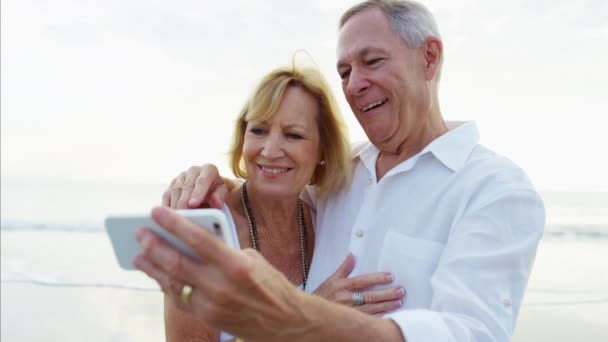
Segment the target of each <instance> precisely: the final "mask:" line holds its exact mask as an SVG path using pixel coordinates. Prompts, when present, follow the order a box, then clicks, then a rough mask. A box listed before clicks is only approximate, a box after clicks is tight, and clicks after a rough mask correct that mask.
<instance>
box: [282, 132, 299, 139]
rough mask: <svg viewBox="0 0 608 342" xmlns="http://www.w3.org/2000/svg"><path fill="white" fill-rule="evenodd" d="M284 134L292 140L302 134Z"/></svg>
mask: <svg viewBox="0 0 608 342" xmlns="http://www.w3.org/2000/svg"><path fill="white" fill-rule="evenodd" d="M286 136H287V138H289V139H293V140H299V139H302V136H301V135H299V134H297V133H287V134H286Z"/></svg>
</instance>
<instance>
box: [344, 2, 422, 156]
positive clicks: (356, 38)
mask: <svg viewBox="0 0 608 342" xmlns="http://www.w3.org/2000/svg"><path fill="white" fill-rule="evenodd" d="M425 65H426V61H425V58H424V54H423V52H422V49H421V48H416V49H410V48H408V47H407V45H406V43H405V42H404V41H403V40H402V39H401V37H400V36H399V35H398V34H397V33H396V32H394V31H393V30H391V29H390V27H389V23H388V20H387V18H386V17H385V16H384V14H383V13H382V12H381V11H380V10H378V9H370V10H366V11H364V12H361V13H358V14H356V15H355V16H353V17H352V18H350V19H349V20H348V21H347V22H346V24H345V25H344V26H343V27H342V29H341V30H340V36H339V40H338V65H337V67H338V73H339V74H340V77H341V78H342V90H343V91H344V96H345V97H346V100H347V101H348V103H349V105H350V107H351V109H352V111H353V113H354V114H355V116H356V117H357V120H359V123H360V124H361V126H362V127H363V129H364V130H365V133H366V134H367V137H368V138H369V139H370V141H371V142H372V143H373V144H374V145H375V146H376V147H378V148H379V149H380V150H383V151H397V150H398V149H399V147H400V146H404V144H406V145H410V144H413V145H415V144H416V141H415V140H416V139H420V137H419V135H420V131H421V127H422V126H423V125H424V124H425V123H426V121H427V119H428V113H429V110H430V87H429V84H428V82H427V80H426V75H425ZM412 140H413V141H412Z"/></svg>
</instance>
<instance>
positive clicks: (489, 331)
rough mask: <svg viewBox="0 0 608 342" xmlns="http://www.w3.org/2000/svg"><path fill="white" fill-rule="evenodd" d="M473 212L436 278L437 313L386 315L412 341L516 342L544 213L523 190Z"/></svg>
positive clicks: (456, 229)
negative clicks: (516, 332) (520, 311)
mask: <svg viewBox="0 0 608 342" xmlns="http://www.w3.org/2000/svg"><path fill="white" fill-rule="evenodd" d="M486 198H487V197H486ZM469 208H470V209H468V210H466V212H465V213H464V214H463V215H462V217H461V219H459V220H458V221H457V222H456V223H455V225H454V226H453V227H452V229H451V233H450V236H449V238H448V241H447V243H446V245H445V248H444V250H443V252H442V254H441V257H440V259H439V262H438V264H437V268H436V270H435V272H434V273H433V276H432V277H431V288H432V292H433V293H432V301H431V306H430V308H429V309H423V310H401V311H398V312H394V313H391V314H388V315H385V316H384V317H385V318H389V319H392V320H393V321H394V322H395V323H396V324H397V325H398V326H399V327H400V328H401V331H402V334H403V336H404V337H405V339H406V341H407V342H421V341H437V342H441V341H478V342H482V341H484V342H485V341H510V340H511V337H512V334H513V329H514V327H515V320H516V318H517V315H518V312H519V309H520V307H521V303H522V300H523V295H524V291H525V288H526V285H527V282H528V278H529V276H530V272H531V268H532V264H533V262H534V258H535V255H536V249H537V246H538V242H539V240H540V238H541V236H542V231H543V228H544V218H545V214H544V206H543V203H542V200H541V198H540V196H539V195H538V194H537V193H536V192H534V191H530V190H522V191H510V192H508V193H505V194H500V195H497V196H494V198H492V199H490V200H486V201H484V202H483V203H471V204H470V206H469ZM406 286H407V285H406Z"/></svg>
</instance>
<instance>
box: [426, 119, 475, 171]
mask: <svg viewBox="0 0 608 342" xmlns="http://www.w3.org/2000/svg"><path fill="white" fill-rule="evenodd" d="M446 124H447V126H448V132H446V133H445V134H443V135H442V136H440V137H438V138H437V139H435V140H433V141H432V142H431V143H430V144H428V145H427V146H426V147H425V148H424V149H423V150H422V151H421V152H420V154H422V153H424V152H426V151H430V152H432V153H433V155H434V156H435V158H437V159H438V160H439V161H440V162H441V163H443V165H445V166H446V167H448V168H449V169H450V170H452V171H454V172H456V171H458V170H459V169H460V168H462V166H464V164H465V163H466V161H467V160H468V159H469V156H470V155H471V152H473V149H474V148H475V146H477V144H478V143H479V131H478V130H477V125H476V124H475V122H473V121H467V122H464V121H447V122H446Z"/></svg>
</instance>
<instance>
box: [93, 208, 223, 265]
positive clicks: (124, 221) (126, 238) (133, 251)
mask: <svg viewBox="0 0 608 342" xmlns="http://www.w3.org/2000/svg"><path fill="white" fill-rule="evenodd" d="M177 213H179V214H180V215H182V216H184V217H186V218H188V219H190V220H191V221H192V222H194V223H196V224H198V225H200V226H201V229H204V228H206V229H208V230H209V231H210V232H212V233H213V235H215V236H216V237H217V238H219V239H220V240H222V241H224V242H225V243H226V244H228V245H229V246H231V247H234V244H233V243H232V235H231V234H230V232H229V231H228V221H227V220H226V215H225V214H224V213H223V212H222V211H221V210H218V209H191V210H177ZM105 226H106V231H107V232H108V236H109V237H110V241H111V242H112V248H113V249H114V254H116V259H117V260H118V264H119V265H120V267H122V268H124V269H125V270H134V269H135V265H133V259H134V258H135V257H136V256H137V255H138V254H140V253H141V246H140V245H139V243H138V242H137V240H136V239H135V231H136V230H137V229H138V228H141V227H147V228H150V229H152V231H154V232H155V233H157V234H158V235H160V236H161V237H162V238H164V239H165V241H166V242H167V243H168V244H169V245H171V246H173V247H174V248H176V249H178V250H180V251H182V252H184V253H185V254H187V255H188V256H190V257H192V258H193V259H195V260H200V257H199V256H198V255H197V254H196V253H195V252H194V251H193V250H192V249H191V248H190V247H188V246H187V245H186V244H185V243H184V242H182V241H181V240H179V239H178V238H177V237H176V236H174V235H173V234H171V233H169V232H167V231H166V230H164V229H162V228H161V227H160V226H159V225H158V224H157V223H156V222H154V220H153V219H152V217H151V216H150V213H133V214H115V215H109V216H108V217H107V218H106V220H105ZM203 227H204V228H203Z"/></svg>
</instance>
